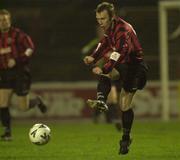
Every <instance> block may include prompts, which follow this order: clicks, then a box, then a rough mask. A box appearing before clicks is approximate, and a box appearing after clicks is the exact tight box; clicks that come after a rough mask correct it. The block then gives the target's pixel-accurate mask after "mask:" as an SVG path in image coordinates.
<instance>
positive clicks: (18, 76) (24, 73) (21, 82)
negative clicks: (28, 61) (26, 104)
mask: <svg viewBox="0 0 180 160" xmlns="http://www.w3.org/2000/svg"><path fill="white" fill-rule="evenodd" d="M30 86H31V75H30V71H29V68H28V67H26V66H23V67H21V68H18V67H14V68H12V69H6V70H0V89H12V90H13V92H15V93H16V94H17V95H18V96H25V95H27V94H28V93H29V90H30Z"/></svg>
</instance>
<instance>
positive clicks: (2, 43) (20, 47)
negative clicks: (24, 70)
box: [0, 27, 34, 69]
mask: <svg viewBox="0 0 180 160" xmlns="http://www.w3.org/2000/svg"><path fill="white" fill-rule="evenodd" d="M28 48H30V49H32V50H34V44H33V42H32V40H31V38H30V37H29V36H28V35H27V34H26V33H24V32H23V31H21V30H20V29H18V28H13V27H12V28H10V30H9V31H8V32H4V33H1V32H0V69H7V68H8V66H7V64H8V60H9V59H11V58H13V59H15V60H16V63H27V62H28V60H29V58H30V57H28V56H26V55H25V51H26V49H28Z"/></svg>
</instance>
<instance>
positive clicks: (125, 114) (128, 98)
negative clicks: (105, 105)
mask: <svg viewBox="0 0 180 160" xmlns="http://www.w3.org/2000/svg"><path fill="white" fill-rule="evenodd" d="M134 94H135V92H126V91H124V89H122V92H121V94H120V106H121V110H122V125H123V135H122V139H121V140H120V150H119V154H127V153H128V152H129V146H130V144H131V142H132V140H131V138H130V132H131V127H132V123H133V120H134V112H133V110H132V108H131V107H130V106H131V102H132V99H133V96H134Z"/></svg>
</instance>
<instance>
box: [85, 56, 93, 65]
mask: <svg viewBox="0 0 180 160" xmlns="http://www.w3.org/2000/svg"><path fill="white" fill-rule="evenodd" d="M83 61H84V63H85V64H86V65H90V64H91V63H93V61H94V58H93V57H91V56H86V57H84V59H83Z"/></svg>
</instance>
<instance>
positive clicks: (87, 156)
mask: <svg viewBox="0 0 180 160" xmlns="http://www.w3.org/2000/svg"><path fill="white" fill-rule="evenodd" d="M33 123H34V122H23V123H22V122H15V123H14V124H13V141H12V142H2V141H1V142H0V160H118V159H121V160H178V159H180V125H179V121H172V122H168V123H162V122H158V121H150V122H148V121H144V122H142V121H138V122H136V123H135V124H134V127H133V130H132V131H133V143H132V145H131V150H130V152H129V154H128V155H125V156H122V155H118V154H117V153H118V148H119V146H118V141H119V139H120V136H121V132H118V131H116V129H115V128H114V126H113V125H107V124H97V125H96V124H92V123H90V122H87V123H86V122H79V123H78V122H74V123H71V122H68V123H67V122H66V123H62V122H52V121H49V122H48V121H46V122H45V123H46V124H47V125H49V127H50V128H51V130H52V139H51V141H50V142H49V143H48V144H47V145H44V146H36V145H34V144H31V143H30V141H29V139H28V131H29V128H30V127H31V126H32V124H33Z"/></svg>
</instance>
